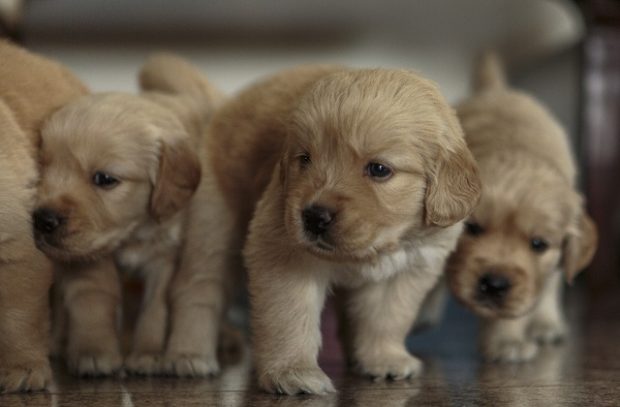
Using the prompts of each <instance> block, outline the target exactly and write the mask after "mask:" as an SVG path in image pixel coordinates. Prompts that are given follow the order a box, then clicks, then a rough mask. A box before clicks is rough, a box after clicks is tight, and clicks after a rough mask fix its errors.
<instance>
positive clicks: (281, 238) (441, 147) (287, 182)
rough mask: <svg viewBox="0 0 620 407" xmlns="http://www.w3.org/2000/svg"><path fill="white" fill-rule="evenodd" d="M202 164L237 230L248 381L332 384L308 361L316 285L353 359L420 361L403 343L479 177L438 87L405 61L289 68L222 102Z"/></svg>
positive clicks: (361, 366)
mask: <svg viewBox="0 0 620 407" xmlns="http://www.w3.org/2000/svg"><path fill="white" fill-rule="evenodd" d="M208 140H209V143H210V148H209V149H208V151H209V154H210V155H211V161H212V164H213V169H214V171H215V173H216V175H217V178H218V181H219V184H220V187H221V188H222V190H223V191H224V193H225V196H226V197H227V199H228V203H229V205H230V206H231V207H233V208H235V210H236V211H237V213H238V220H237V222H238V223H237V228H238V231H239V232H240V233H241V235H242V236H243V233H244V231H245V229H246V228H247V227H248V226H247V222H249V221H250V218H251V223H250V225H249V233H248V235H247V241H246V243H245V249H244V255H245V262H246V266H247V269H248V273H249V291H250V296H251V306H252V317H251V318H252V332H253V339H254V341H253V345H254V350H253V351H254V357H255V362H256V368H257V374H258V380H259V384H260V386H261V387H262V388H263V389H265V390H267V391H269V392H279V393H286V394H295V393H299V392H305V393H316V394H321V393H326V392H330V391H333V390H334V388H333V386H332V384H331V381H330V379H329V378H328V377H327V376H326V375H325V374H324V373H323V372H322V371H321V369H320V368H319V366H318V365H317V353H318V351H319V347H320V345H321V333H320V327H319V320H320V313H321V309H322V308H323V303H324V299H325V296H326V294H327V293H328V292H329V291H330V290H331V289H332V288H334V289H336V288H337V289H338V293H337V294H336V295H337V297H338V299H339V300H340V302H341V303H342V304H343V307H344V308H345V309H344V310H343V312H344V313H345V314H346V316H347V317H346V321H342V322H343V323H345V325H346V326H343V330H342V334H343V335H342V336H343V340H344V342H345V344H346V345H347V347H348V356H349V358H350V360H351V362H353V363H354V364H355V366H356V367H357V369H358V370H359V372H361V373H362V374H365V375H369V376H373V377H376V378H386V377H391V378H394V379H403V378H406V377H409V376H412V375H417V374H418V373H419V372H420V370H421V368H422V363H421V362H420V360H418V359H417V358H415V357H413V356H412V355H410V354H409V352H408V351H407V349H406V348H405V343H404V341H405V336H406V335H407V332H408V331H409V329H410V328H411V326H412V324H413V322H414V320H415V319H416V315H417V313H418V308H419V306H420V304H421V303H422V301H423V300H424V298H425V295H426V294H427V292H428V291H429V290H431V288H432V287H433V286H434V285H435V283H436V282H437V279H438V278H439V277H440V275H441V274H442V272H443V269H444V263H445V259H446V257H447V256H448V254H449V253H450V252H451V251H452V250H453V249H454V247H455V245H456V242H457V239H458V236H459V235H460V233H461V228H462V224H461V222H460V221H461V219H463V218H465V217H467V216H468V215H469V213H470V211H471V210H472V209H473V207H474V205H475V204H476V202H477V200H478V194H479V179H478V176H477V169H476V165H475V162H474V160H473V158H472V156H471V154H470V152H469V150H467V147H466V144H465V141H464V139H463V135H462V131H461V128H460V126H459V123H458V121H457V118H456V116H455V114H454V113H453V111H452V109H451V108H450V107H449V106H448V105H447V104H446V102H445V101H444V99H443V98H442V96H441V95H440V93H439V90H438V89H437V87H436V86H435V85H434V84H433V83H431V82H430V81H427V80H425V79H423V78H421V77H420V76H418V75H416V74H414V73H411V72H407V71H404V70H387V69H375V70H370V69H365V70H353V69H346V68H339V67H321V66H314V67H301V68H297V69H292V70H289V71H285V72H282V73H279V74H277V75H275V76H273V77H271V78H270V79H267V80H265V81H263V82H260V83H258V84H256V85H254V86H252V87H250V88H249V89H247V90H246V91H244V92H242V93H241V94H240V95H238V96H237V97H236V98H234V99H232V100H231V101H230V102H228V103H227V104H225V105H224V106H223V107H222V108H220V109H219V110H218V112H217V113H216V115H215V116H214V118H213V121H212V122H211V125H210V128H209V137H208Z"/></svg>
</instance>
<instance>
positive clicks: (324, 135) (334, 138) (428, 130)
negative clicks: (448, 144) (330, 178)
mask: <svg viewBox="0 0 620 407" xmlns="http://www.w3.org/2000/svg"><path fill="white" fill-rule="evenodd" d="M442 103H443V101H442V100H441V98H440V97H439V93H438V90H437V88H436V86H435V85H433V84H432V83H431V82H429V81H427V80H424V79H422V78H421V77H419V76H417V75H415V74H413V73H411V72H408V71H401V70H386V69H375V70H357V71H344V72H338V73H335V74H331V75H328V76H327V77H325V78H323V79H322V80H320V81H318V82H317V83H316V84H315V85H314V86H313V87H312V88H311V89H310V91H308V92H307V93H306V94H305V95H304V96H303V97H302V98H301V99H300V101H299V104H298V106H297V108H296V109H295V110H294V113H293V115H292V122H293V124H294V125H295V126H296V127H297V128H298V129H299V130H300V132H301V134H303V135H304V137H308V138H310V139H311V140H312V142H316V143H321V142H327V141H329V142H332V143H333V142H345V141H346V142H348V143H349V144H350V145H351V146H352V147H354V148H357V149H360V150H367V151H372V150H381V149H385V148H386V147H387V146H390V147H392V148H393V149H394V150H395V151H399V150H401V149H402V148H409V147H411V146H414V147H420V144H421V143H424V142H425V141H428V140H429V139H433V138H435V137H436V136H437V135H438V134H440V133H442V132H443V131H444V129H445V125H446V124H445V123H444V122H443V120H441V114H440V108H441V107H443V106H441V104H442Z"/></svg>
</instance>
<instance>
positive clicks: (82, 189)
mask: <svg viewBox="0 0 620 407" xmlns="http://www.w3.org/2000/svg"><path fill="white" fill-rule="evenodd" d="M42 140H43V144H42V150H41V185H40V189H39V198H38V205H37V209H36V210H35V211H34V214H33V222H34V225H35V238H36V242H37V245H38V247H39V248H40V249H42V250H43V251H44V252H46V253H47V254H48V255H50V256H52V257H55V258H58V259H60V260H74V259H77V260H79V259H86V258H90V257H94V256H98V255H102V254H106V253H109V252H110V251H112V250H114V249H115V248H116V247H118V245H119V244H120V243H121V242H122V241H123V239H125V238H127V237H128V236H129V234H130V233H131V232H132V231H133V230H134V229H135V228H136V227H137V226H138V225H140V224H142V223H144V222H146V221H149V220H150V219H154V220H156V221H162V220H165V219H166V218H168V217H170V216H172V215H173V214H174V213H176V212H177V211H178V210H179V209H181V208H182V207H183V205H184V204H185V203H186V202H187V201H188V200H189V198H190V197H191V196H192V194H193V192H194V190H195V189H196V187H197V185H198V183H199V180H200V165H199V161H198V158H197V156H196V155H195V153H194V152H193V150H192V140H190V136H189V135H188V134H187V133H186V131H185V129H184V128H183V126H182V124H181V123H180V122H179V121H178V119H176V117H175V116H173V115H172V114H171V113H170V112H168V111H167V110H165V109H163V108H161V107H159V106H158V105H156V104H154V103H152V102H149V101H148V100H146V99H144V98H141V97H139V96H133V95H126V94H117V93H111V94H100V95H91V96H86V97H84V98H81V99H79V100H77V101H76V102H74V103H72V104H69V105H67V106H66V107H64V108H62V109H61V110H59V111H58V112H56V113H55V114H54V115H52V117H51V118H50V119H49V120H48V122H47V123H46V124H45V125H44V127H43V129H42Z"/></svg>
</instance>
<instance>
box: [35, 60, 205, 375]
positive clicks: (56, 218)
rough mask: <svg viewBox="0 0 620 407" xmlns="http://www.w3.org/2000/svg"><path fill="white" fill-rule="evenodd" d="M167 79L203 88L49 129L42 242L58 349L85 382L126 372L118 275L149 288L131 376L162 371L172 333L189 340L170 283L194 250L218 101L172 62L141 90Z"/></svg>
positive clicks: (146, 77) (78, 110)
mask: <svg viewBox="0 0 620 407" xmlns="http://www.w3.org/2000/svg"><path fill="white" fill-rule="evenodd" d="M167 74H170V75H179V76H181V77H183V78H186V80H188V81H192V80H193V81H195V85H196V86H195V94H187V95H172V94H167V93H166V92H165V89H158V92H156V93H148V92H146V93H142V94H141V95H139V96H135V95H129V94H120V93H108V94H96V95H89V96H86V97H83V98H81V99H79V100H77V101H75V102H74V103H71V104H69V105H67V106H65V107H64V108H62V109H61V110H59V111H58V112H56V113H55V114H54V115H53V116H52V117H51V118H50V119H49V120H48V121H47V123H46V124H45V126H44V127H43V130H42V151H41V165H42V179H41V185H40V190H39V197H38V208H37V210H36V211H35V212H34V215H33V221H34V226H35V231H36V233H35V236H36V242H37V246H38V247H39V248H40V249H41V250H43V251H44V252H45V253H46V254H47V255H48V256H50V257H51V258H53V259H54V260H56V264H57V268H58V269H59V271H60V272H59V278H58V289H57V291H58V293H59V297H58V299H59V301H58V303H57V306H56V317H55V321H54V325H55V326H54V333H55V345H56V347H57V350H58V351H62V350H64V349H65V348H66V356H67V361H68V365H69V368H70V369H71V371H73V372H74V373H77V374H79V375H92V376H98V375H108V374H111V373H113V372H114V371H116V370H118V369H119V368H120V367H121V364H122V357H121V351H120V348H119V338H118V334H117V310H118V307H119V301H120V297H121V290H120V284H119V279H118V275H117V266H118V267H119V268H120V269H121V270H123V271H129V272H134V273H139V274H140V275H142V276H143V277H144V279H145V293H144V298H143V304H142V309H141V312H140V315H139V318H138V320H137V325H136V328H135V336H134V340H133V348H132V352H131V354H130V355H129V357H128V359H127V361H126V365H127V368H128V369H129V370H130V371H131V372H135V373H140V374H152V373H160V372H161V371H162V361H161V358H162V356H163V354H164V351H165V349H166V341H167V336H168V333H169V332H170V335H171V338H176V337H177V336H178V335H180V334H179V333H177V331H176V329H177V328H178V327H177V321H176V320H175V314H172V315H169V312H168V301H169V284H170V281H171V280H172V277H173V274H174V272H175V269H176V267H177V264H178V262H179V259H180V254H181V249H182V247H183V245H184V244H188V245H190V244H193V242H186V237H187V235H186V225H187V222H190V220H189V219H188V216H189V209H188V204H189V202H190V199H191V197H192V196H193V194H194V192H195V190H196V189H197V188H198V184H199V182H200V178H201V165H202V163H201V158H200V156H199V152H200V148H201V146H202V143H203V140H202V135H203V128H204V125H205V123H206V122H207V121H208V119H209V116H210V113H211V112H212V110H213V103H214V102H213V100H214V99H212V98H211V96H214V95H215V91H213V93H211V89H210V88H209V86H208V83H206V82H205V81H203V80H202V78H201V77H200V75H199V73H198V72H197V71H195V70H194V68H193V67H191V66H190V65H188V64H187V63H185V62H184V61H182V60H179V59H175V58H173V57H157V58H154V59H153V60H151V61H150V62H149V63H147V65H146V66H145V67H144V68H143V72H142V82H143V88H146V89H147V90H148V89H151V88H155V87H156V86H155V84H156V83H158V81H159V82H163V81H164V79H165V77H166V76H165V75H167ZM160 75H161V76H163V77H164V79H162V78H161V77H160ZM214 97H215V96H214ZM207 174H208V173H207ZM205 205H206V204H205ZM197 250H198V249H197ZM200 250H202V249H200ZM200 253H202V251H201V252H200ZM179 295H183V293H181V294H179ZM176 299H177V298H175V297H174V296H173V297H172V298H170V301H171V302H172V303H174V302H175V300H176ZM169 321H170V322H169ZM169 324H170V325H169ZM181 335H182V333H181ZM65 336H66V340H67V343H66V345H65V344H63V341H64V339H65ZM179 357H180V356H179ZM181 362H182V361H181Z"/></svg>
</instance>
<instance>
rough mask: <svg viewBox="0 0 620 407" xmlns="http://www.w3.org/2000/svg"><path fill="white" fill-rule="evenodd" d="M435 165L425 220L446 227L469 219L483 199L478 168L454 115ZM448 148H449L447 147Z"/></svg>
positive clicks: (451, 115) (429, 179)
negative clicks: (481, 198) (479, 201)
mask: <svg viewBox="0 0 620 407" xmlns="http://www.w3.org/2000/svg"><path fill="white" fill-rule="evenodd" d="M448 116H450V117H448V118H447V121H446V122H447V124H448V126H447V132H448V133H449V134H447V135H444V138H443V140H442V144H444V145H442V146H441V150H442V151H441V152H440V154H439V156H438V157H437V158H435V164H434V165H435V166H434V168H433V170H432V171H430V173H429V174H428V175H427V181H426V197H425V220H426V224H427V225H436V226H441V227H446V226H450V225H453V224H454V223H456V222H458V221H460V220H462V219H464V218H466V217H467V216H468V215H469V214H470V213H471V212H472V211H473V210H474V207H475V206H476V204H477V203H478V199H480V190H481V185H480V178H479V176H478V166H477V165H476V162H475V161H474V157H473V156H472V154H471V152H470V151H469V149H468V148H467V146H466V144H465V140H464V137H463V130H462V129H461V126H460V125H459V124H458V121H457V120H456V118H455V117H453V116H454V115H453V114H452V113H449V114H448ZM446 145H447V146H446Z"/></svg>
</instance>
